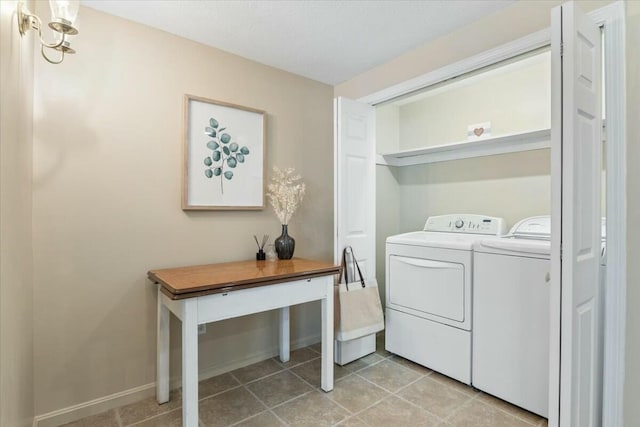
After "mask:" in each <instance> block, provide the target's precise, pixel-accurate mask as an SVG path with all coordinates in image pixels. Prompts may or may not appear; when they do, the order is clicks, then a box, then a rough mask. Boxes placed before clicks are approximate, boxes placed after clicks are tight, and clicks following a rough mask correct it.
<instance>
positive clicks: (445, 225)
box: [424, 214, 507, 236]
mask: <svg viewBox="0 0 640 427" xmlns="http://www.w3.org/2000/svg"><path fill="white" fill-rule="evenodd" d="M424 231H442V232H447V233H465V234H486V235H492V236H502V235H504V234H505V233H506V232H507V224H506V222H505V220H504V218H498V217H493V216H484V215H474V214H451V215H439V216H430V217H429V218H428V219H427V222H426V223H425V224H424Z"/></svg>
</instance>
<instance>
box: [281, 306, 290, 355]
mask: <svg viewBox="0 0 640 427" xmlns="http://www.w3.org/2000/svg"><path fill="white" fill-rule="evenodd" d="M280 361H281V362H283V363H284V362H288V361H289V307H282V308H281V309H280Z"/></svg>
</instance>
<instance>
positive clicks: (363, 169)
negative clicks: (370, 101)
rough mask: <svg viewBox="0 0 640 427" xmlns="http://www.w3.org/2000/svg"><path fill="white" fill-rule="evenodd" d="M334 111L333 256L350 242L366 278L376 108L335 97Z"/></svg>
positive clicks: (370, 266) (370, 270)
mask: <svg viewBox="0 0 640 427" xmlns="http://www.w3.org/2000/svg"><path fill="white" fill-rule="evenodd" d="M334 111H335V138H334V140H335V147H334V181H333V182H334V219H335V225H334V227H335V232H336V239H335V249H334V259H335V262H336V263H340V260H341V256H342V250H343V248H344V247H345V246H351V247H353V251H354V253H355V255H356V257H357V258H358V263H359V265H360V268H361V269H362V273H363V275H365V279H370V278H375V277H376V266H375V260H376V257H375V248H376V245H375V236H376V215H375V213H376V199H375V194H376V174H375V172H376V170H375V166H376V164H375V155H376V141H375V132H376V129H375V125H376V121H375V109H374V108H373V107H372V106H370V105H367V104H362V103H359V102H356V101H352V100H350V99H346V98H342V97H338V98H336V99H335V101H334Z"/></svg>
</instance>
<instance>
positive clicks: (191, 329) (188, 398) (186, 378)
mask: <svg viewBox="0 0 640 427" xmlns="http://www.w3.org/2000/svg"><path fill="white" fill-rule="evenodd" d="M182 307H183V309H182V425H183V426H184V427H198V301H197V299H196V298H189V299H185V300H184V301H183V306H182Z"/></svg>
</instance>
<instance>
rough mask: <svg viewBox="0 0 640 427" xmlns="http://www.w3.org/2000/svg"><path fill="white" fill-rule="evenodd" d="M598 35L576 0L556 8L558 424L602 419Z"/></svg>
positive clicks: (553, 387) (553, 381)
mask: <svg viewBox="0 0 640 427" xmlns="http://www.w3.org/2000/svg"><path fill="white" fill-rule="evenodd" d="M600 41H601V38H600V30H599V28H598V27H597V26H596V24H595V23H594V22H593V21H592V20H591V19H590V18H588V17H587V16H586V15H585V14H584V13H582V12H581V11H580V10H579V9H578V8H577V7H576V4H575V3H567V4H563V5H561V6H559V7H557V8H555V9H554V10H553V12H552V58H553V59H552V61H553V63H552V77H553V78H552V82H553V83H552V93H553V95H552V96H553V104H554V105H553V106H552V126H551V128H552V143H551V151H552V177H551V182H552V203H551V205H552V207H553V208H552V209H553V211H552V223H553V224H554V226H553V227H554V228H553V229H552V286H553V293H554V296H552V299H551V301H552V304H557V303H558V302H559V303H560V317H559V318H558V317H557V316H555V317H552V318H551V333H552V341H551V342H550V346H551V349H552V353H551V364H554V363H555V364H557V361H558V360H557V354H558V353H557V352H556V353H555V360H554V353H553V349H554V346H555V349H556V350H557V346H558V342H559V347H560V348H559V354H560V365H559V370H560V372H559V374H560V375H559V379H560V384H558V376H556V377H555V378H554V375H555V374H557V373H558V372H557V370H556V371H555V372H554V369H551V370H550V371H551V373H550V375H551V376H550V395H551V399H555V398H556V397H558V390H559V425H560V426H576V427H591V426H594V427H595V426H598V425H600V424H601V407H602V401H601V391H600V389H601V387H600V384H601V377H602V367H601V357H600V351H601V350H600V348H601V342H600V339H599V336H600V334H599V330H600V328H601V327H602V325H601V323H602V322H601V313H600V311H601V310H600V302H599V298H600V295H601V293H600V290H599V286H600V280H599V275H600V269H599V265H600V188H601V184H600V177H601V165H602V160H601V153H602V143H601V141H602V135H601V133H602V119H601V114H602V113H601V111H602V109H601V97H602V89H601V46H600V43H601V42H600ZM558 227H559V228H558ZM558 285H559V286H558ZM552 307H554V306H553V305H552ZM555 307H556V308H555V310H557V307H558V306H557V305H556V306H555ZM555 328H558V329H557V330H560V337H559V341H556V342H555V343H554V340H553V334H554V329H555ZM557 330H556V332H555V334H556V335H555V336H556V338H557ZM554 406H555V407H556V408H557V407H558V401H555V402H553V401H552V400H550V402H549V409H550V425H551V426H554V425H558V424H557V423H556V422H557V420H556V419H555V416H554V414H552V413H551V410H552V409H553V408H554Z"/></svg>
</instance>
